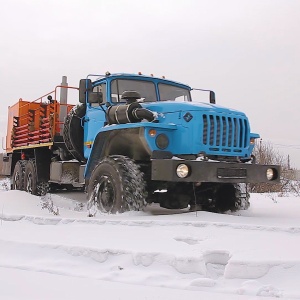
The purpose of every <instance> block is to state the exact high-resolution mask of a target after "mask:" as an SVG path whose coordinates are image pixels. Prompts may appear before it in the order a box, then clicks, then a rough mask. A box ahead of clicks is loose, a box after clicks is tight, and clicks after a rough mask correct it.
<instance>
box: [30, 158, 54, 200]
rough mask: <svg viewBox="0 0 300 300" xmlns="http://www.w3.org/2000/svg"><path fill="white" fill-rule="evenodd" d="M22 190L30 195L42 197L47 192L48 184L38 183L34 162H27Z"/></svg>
mask: <svg viewBox="0 0 300 300" xmlns="http://www.w3.org/2000/svg"><path fill="white" fill-rule="evenodd" d="M24 189H25V191H26V192H28V193H30V194H32V195H38V196H43V195H45V194H46V193H47V192H48V190H49V184H48V182H38V180H37V172H36V164H35V161H34V160H29V161H28V162H27V164H26V167H25V175H24Z"/></svg>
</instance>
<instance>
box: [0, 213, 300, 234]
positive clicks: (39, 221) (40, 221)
mask: <svg viewBox="0 0 300 300" xmlns="http://www.w3.org/2000/svg"><path fill="white" fill-rule="evenodd" d="M154 218H155V217H154ZM0 220H1V221H8V222H15V221H27V222H31V223H33V224H36V225H69V224H71V223H74V224H76V223H77V224H87V225H99V226H103V225H121V226H137V227H151V226H164V227H165V226H170V227H172V226H186V227H189V226H191V227H199V228H205V227H216V228H230V229H236V230H249V231H268V232H283V233H291V234H299V233H300V227H296V226H291V227H288V226H286V227H284V226H266V225H251V224H235V223H226V222H207V221H166V220H130V219H129V220H124V219H123V220H112V219H105V220H100V219H75V218H74V219H73V218H60V217H40V216H39V217H37V216H29V215H9V214H2V215H1V216H0Z"/></svg>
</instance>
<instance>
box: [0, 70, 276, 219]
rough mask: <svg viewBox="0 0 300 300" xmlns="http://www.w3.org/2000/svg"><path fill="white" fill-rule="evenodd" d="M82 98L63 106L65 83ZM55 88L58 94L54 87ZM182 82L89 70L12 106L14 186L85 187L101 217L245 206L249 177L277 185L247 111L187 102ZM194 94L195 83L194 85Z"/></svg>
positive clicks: (8, 167)
mask: <svg viewBox="0 0 300 300" xmlns="http://www.w3.org/2000/svg"><path fill="white" fill-rule="evenodd" d="M70 88H71V89H75V90H77V89H78V91H79V103H78V104H77V105H75V106H73V105H70V104H68V103H67V92H68V90H69V89H70ZM59 90H60V100H58V98H59V95H58V94H59V93H58V91H59ZM192 90H193V89H192V88H191V87H190V86H188V85H186V84H183V83H179V82H176V81H172V80H168V79H165V78H164V77H162V78H158V77H154V76H152V75H150V76H145V75H142V74H124V73H120V74H110V73H109V72H107V73H106V74H103V75H89V76H87V77H86V78H85V79H81V80H80V83H79V88H76V87H69V86H68V84H67V82H66V77H65V76H64V77H63V81H62V83H61V85H60V86H57V87H56V88H55V89H54V90H53V91H51V92H50V93H48V94H46V95H44V96H42V97H40V98H38V99H37V100H35V101H31V102H29V101H24V100H22V99H20V100H19V102H18V103H16V104H15V105H14V106H12V107H9V119H8V132H7V151H6V153H5V155H4V157H3V172H2V173H3V174H5V175H8V176H11V186H12V189H19V190H25V191H27V192H30V193H32V194H36V195H41V194H44V193H46V192H48V191H49V190H50V191H51V190H55V189H61V188H67V189H72V188H82V189H84V190H85V191H86V193H87V197H88V201H89V203H90V204H95V205H96V206H97V208H98V209H99V210H100V211H101V212H104V213H122V212H125V211H129V210H141V209H143V208H144V207H145V206H146V205H147V204H148V203H159V204H160V206H162V207H165V208H169V209H182V208H186V207H190V208H191V209H203V210H209V211H216V212H224V211H227V210H237V209H241V208H247V207H248V206H249V193H248V192H247V184H248V183H262V182H268V183H278V182H279V180H280V167H279V166H276V165H260V164H256V162H255V157H254V156H253V155H252V152H253V148H254V145H255V140H256V139H257V138H259V135H258V134H256V133H252V132H251V131H250V125H249V121H248V118H247V116H246V115H245V114H244V113H242V112H239V111H236V110H233V109H229V108H224V107H221V106H219V105H217V104H216V100H215V94H214V92H213V91H210V90H203V89H198V90H199V91H203V92H204V93H208V95H209V101H207V103H203V102H197V101H195V100H194V99H193V100H192V97H191V91H192ZM194 90H197V89H194Z"/></svg>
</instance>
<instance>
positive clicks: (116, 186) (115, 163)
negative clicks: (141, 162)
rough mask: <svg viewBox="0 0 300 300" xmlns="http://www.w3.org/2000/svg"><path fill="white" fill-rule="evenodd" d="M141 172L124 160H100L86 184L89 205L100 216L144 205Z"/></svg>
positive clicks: (135, 208) (136, 208) (128, 160)
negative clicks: (95, 207) (93, 206)
mask: <svg viewBox="0 0 300 300" xmlns="http://www.w3.org/2000/svg"><path fill="white" fill-rule="evenodd" d="M145 196H146V192H145V183H144V180H143V173H142V172H141V171H140V170H139V167H138V166H137V165H136V164H135V163H134V162H133V161H132V160H131V159H129V158H128V157H125V156H120V155H115V156H110V157H106V158H104V159H103V160H102V161H101V162H100V163H99V164H98V165H97V167H96V168H95V169H94V171H93V172H92V175H91V178H90V180H89V185H88V199H89V205H90V206H91V205H93V204H95V205H96V206H97V208H98V209H99V210H100V211H101V212H104V213H112V214H115V213H117V212H119V213H122V212H125V211H130V210H141V209H142V208H143V207H144V206H145V205H146V202H145Z"/></svg>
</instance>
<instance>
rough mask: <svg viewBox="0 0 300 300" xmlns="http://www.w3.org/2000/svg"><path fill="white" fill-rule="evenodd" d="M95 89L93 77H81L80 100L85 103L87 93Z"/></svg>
mask: <svg viewBox="0 0 300 300" xmlns="http://www.w3.org/2000/svg"><path fill="white" fill-rule="evenodd" d="M92 90H93V86H92V81H91V79H80V81H79V102H80V103H85V99H86V94H87V93H90V92H91V91H92Z"/></svg>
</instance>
